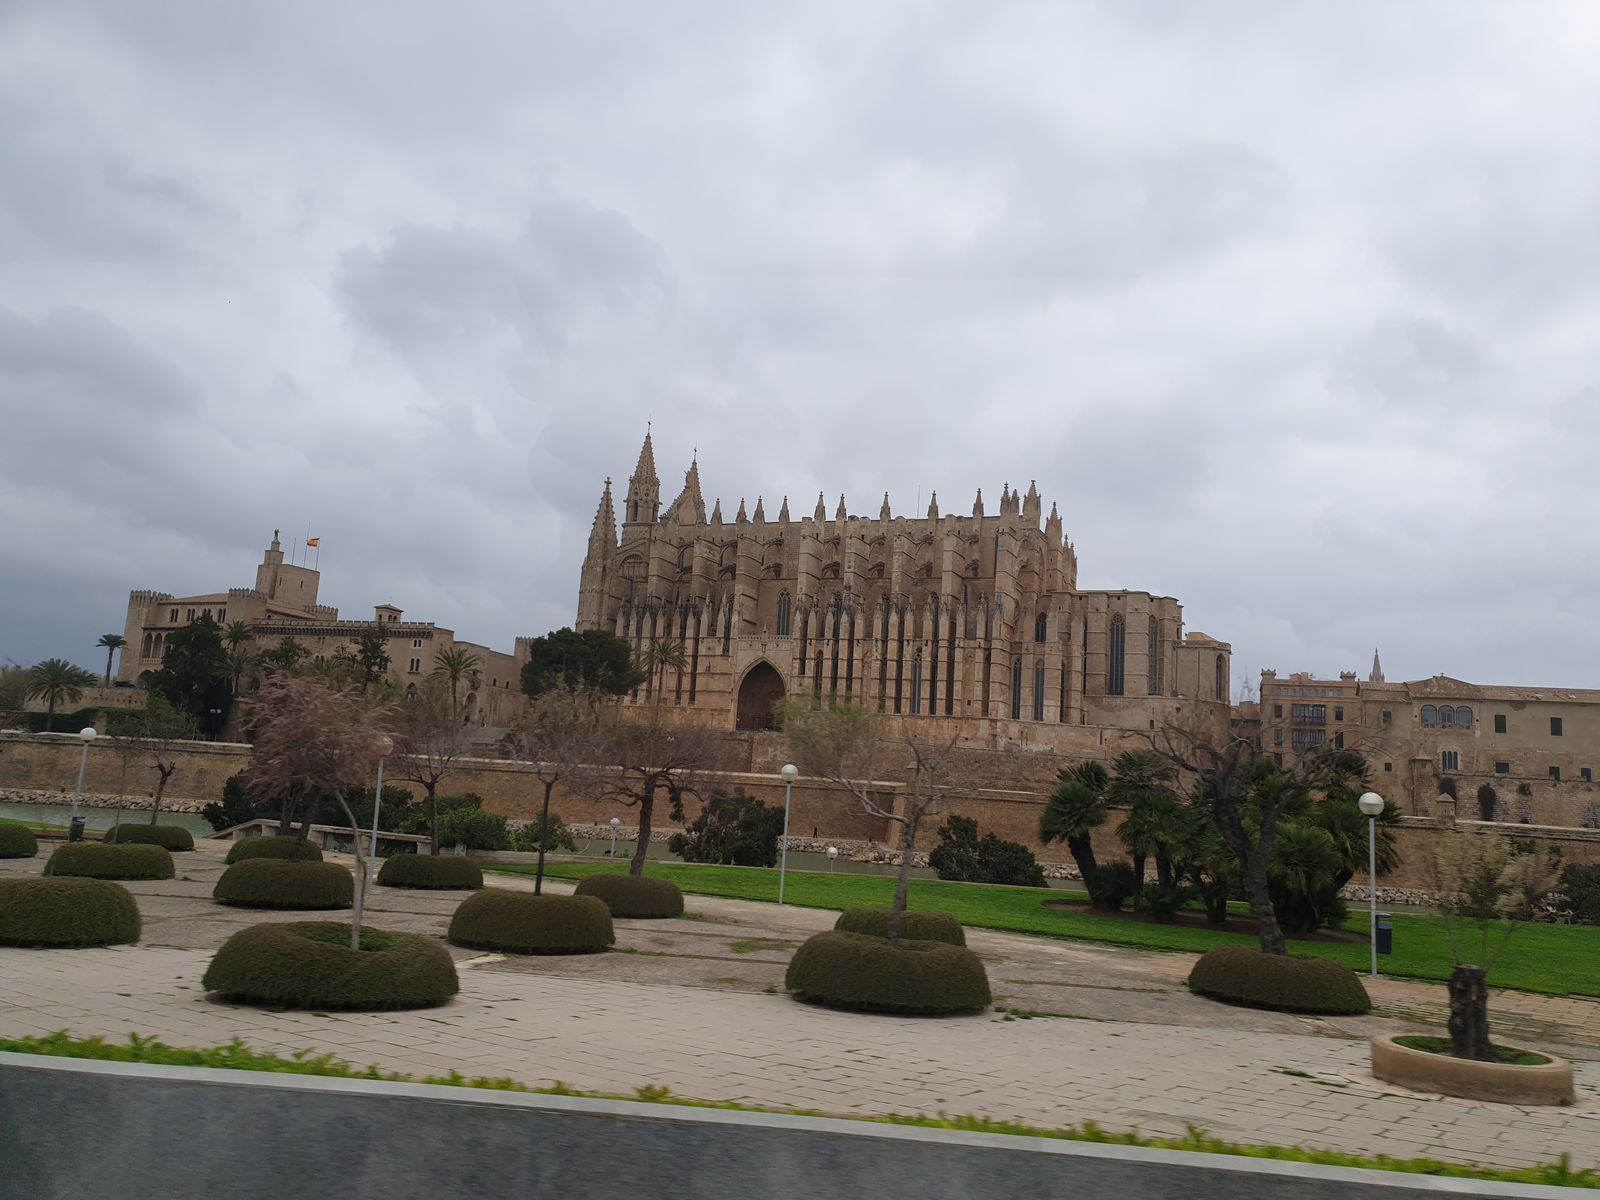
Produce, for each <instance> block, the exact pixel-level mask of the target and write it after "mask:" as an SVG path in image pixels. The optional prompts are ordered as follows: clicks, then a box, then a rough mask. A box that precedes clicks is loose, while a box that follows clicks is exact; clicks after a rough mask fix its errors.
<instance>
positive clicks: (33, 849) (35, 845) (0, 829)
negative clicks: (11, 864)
mask: <svg viewBox="0 0 1600 1200" xmlns="http://www.w3.org/2000/svg"><path fill="white" fill-rule="evenodd" d="M37 853H39V839H38V838H36V837H34V836H33V830H31V829H29V828H28V827H27V826H26V825H7V824H5V823H4V822H0V858H32V857H33V856H34V855H35V854H37Z"/></svg>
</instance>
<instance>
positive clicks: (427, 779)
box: [378, 679, 467, 854]
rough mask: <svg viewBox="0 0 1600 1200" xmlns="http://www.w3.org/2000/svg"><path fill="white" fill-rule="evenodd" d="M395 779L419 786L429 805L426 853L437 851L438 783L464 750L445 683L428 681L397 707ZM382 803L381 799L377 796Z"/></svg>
mask: <svg viewBox="0 0 1600 1200" xmlns="http://www.w3.org/2000/svg"><path fill="white" fill-rule="evenodd" d="M396 726H397V729H398V733H397V736H396V739H395V759H394V762H395V769H394V774H395V778H397V779H403V780H408V781H409V782H411V783H416V784H420V785H421V786H422V793H423V800H424V802H425V803H426V804H427V806H428V852H429V853H430V854H438V853H439V784H440V783H441V782H443V781H444V779H445V777H446V776H448V775H449V774H451V772H453V771H454V770H455V769H456V760H457V759H459V758H460V757H461V756H462V755H463V754H464V753H465V752H466V746H467V731H466V730H465V729H464V728H463V727H462V725H461V722H460V721H458V720H456V718H455V704H454V702H453V701H452V700H451V698H450V696H449V694H448V693H447V692H446V691H445V686H444V684H443V683H442V682H441V681H439V680H435V679H430V680H428V681H427V682H426V683H425V684H424V685H423V686H422V688H421V689H420V690H419V691H418V692H417V694H416V696H415V697H413V698H411V699H408V700H406V701H405V702H404V704H403V705H402V706H401V707H400V709H399V713H398V717H397V720H396ZM378 803H379V805H380V806H381V805H382V803H383V798H382V797H381V796H380V797H379V798H378Z"/></svg>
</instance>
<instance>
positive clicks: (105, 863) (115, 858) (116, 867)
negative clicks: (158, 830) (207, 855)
mask: <svg viewBox="0 0 1600 1200" xmlns="http://www.w3.org/2000/svg"><path fill="white" fill-rule="evenodd" d="M44 873H45V874H46V875H85V876H88V877H89V878H90V879H171V878H172V877H173V875H175V874H176V873H177V872H176V871H174V870H173V866H172V855H171V854H170V853H168V851H166V850H165V849H164V848H162V847H160V846H142V845H129V846H107V845H105V844H104V843H102V842H68V843H67V844H66V845H65V846H62V847H60V848H59V849H57V850H56V852H55V853H54V854H52V855H51V856H50V861H49V862H47V863H45V865H44Z"/></svg>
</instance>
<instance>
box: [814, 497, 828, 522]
mask: <svg viewBox="0 0 1600 1200" xmlns="http://www.w3.org/2000/svg"><path fill="white" fill-rule="evenodd" d="M811 515H812V517H814V518H815V519H816V522H817V524H818V525H820V524H822V523H823V522H824V521H826V520H827V519H828V506H827V505H826V504H825V503H823V500H822V493H821V492H818V493H817V511H816V512H814V513H812V514H811Z"/></svg>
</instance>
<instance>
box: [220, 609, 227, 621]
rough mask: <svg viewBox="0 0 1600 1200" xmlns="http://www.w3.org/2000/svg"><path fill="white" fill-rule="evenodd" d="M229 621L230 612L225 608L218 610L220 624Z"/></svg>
mask: <svg viewBox="0 0 1600 1200" xmlns="http://www.w3.org/2000/svg"><path fill="white" fill-rule="evenodd" d="M227 619H228V610H227V609H225V608H219V609H217V621H218V622H219V623H221V622H223V621H226V620H227Z"/></svg>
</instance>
